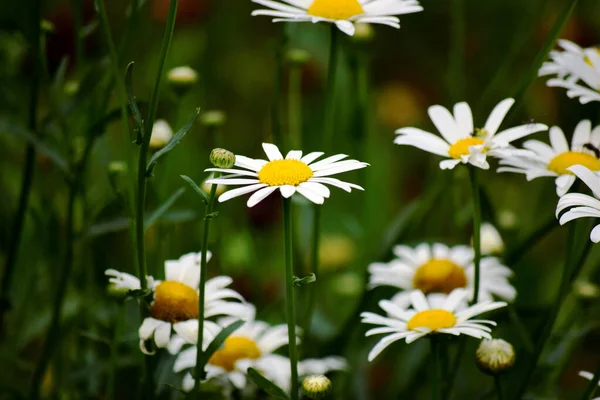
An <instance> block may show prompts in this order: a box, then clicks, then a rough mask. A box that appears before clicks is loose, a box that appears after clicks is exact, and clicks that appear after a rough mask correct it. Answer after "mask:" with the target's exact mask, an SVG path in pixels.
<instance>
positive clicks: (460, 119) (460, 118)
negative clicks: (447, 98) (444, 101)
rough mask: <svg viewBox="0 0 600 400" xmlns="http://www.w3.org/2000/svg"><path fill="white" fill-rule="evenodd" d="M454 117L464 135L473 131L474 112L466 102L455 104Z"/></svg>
mask: <svg viewBox="0 0 600 400" xmlns="http://www.w3.org/2000/svg"><path fill="white" fill-rule="evenodd" d="M454 119H455V120H456V124H457V125H458V127H459V128H460V132H461V134H462V135H463V136H462V137H465V136H468V135H470V134H471V133H473V131H474V128H473V113H472V112H471V107H469V104H467V103H466V102H461V103H457V104H455V105H454Z"/></svg>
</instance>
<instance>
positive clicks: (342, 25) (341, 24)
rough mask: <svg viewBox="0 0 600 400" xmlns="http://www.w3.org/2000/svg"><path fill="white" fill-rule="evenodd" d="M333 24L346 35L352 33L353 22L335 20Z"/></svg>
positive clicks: (351, 34)
mask: <svg viewBox="0 0 600 400" xmlns="http://www.w3.org/2000/svg"><path fill="white" fill-rule="evenodd" d="M335 25H336V26H337V27H338V29H339V30H340V31H342V32H344V33H345V34H346V35H348V36H353V35H354V24H353V23H352V22H350V21H335Z"/></svg>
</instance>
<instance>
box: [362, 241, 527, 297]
mask: <svg viewBox="0 0 600 400" xmlns="http://www.w3.org/2000/svg"><path fill="white" fill-rule="evenodd" d="M393 251H394V254H395V255H396V258H394V259H393V260H392V261H390V262H388V263H373V264H371V265H369V273H370V276H369V287H370V288H374V287H377V286H394V287H397V288H399V289H402V291H401V292H400V293H398V294H396V295H395V296H394V298H393V300H392V301H393V302H395V303H398V304H402V303H408V302H409V298H410V296H411V291H412V290H413V289H418V290H420V291H422V292H423V293H425V294H426V295H429V294H431V293H445V294H449V293H451V292H452V291H453V290H455V289H459V288H465V289H467V291H468V293H469V295H470V296H469V299H470V298H472V297H473V290H474V284H475V266H474V264H473V259H474V257H475V252H474V250H473V248H472V247H469V246H453V247H448V246H446V245H445V244H442V243H434V244H431V245H430V244H428V243H422V244H420V245H418V246H416V247H415V248H412V247H408V246H395V247H394V249H393ZM480 271H481V279H480V282H479V299H480V300H482V301H490V300H492V299H493V298H494V297H498V298H501V299H503V300H508V301H511V300H514V298H515V297H516V295H517V292H516V290H515V288H514V287H513V286H512V285H511V284H510V283H509V282H508V278H509V277H511V276H512V274H513V273H512V271H511V270H510V269H509V268H508V267H506V266H504V265H502V263H501V262H500V260H499V259H498V258H496V257H483V258H482V259H481V263H480Z"/></svg>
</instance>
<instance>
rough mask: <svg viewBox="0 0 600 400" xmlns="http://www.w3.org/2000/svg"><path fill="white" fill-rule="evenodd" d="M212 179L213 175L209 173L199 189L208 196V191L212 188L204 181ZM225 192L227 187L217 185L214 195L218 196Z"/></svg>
mask: <svg viewBox="0 0 600 400" xmlns="http://www.w3.org/2000/svg"><path fill="white" fill-rule="evenodd" d="M214 178H215V175H214V174H212V173H211V174H210V175H209V176H208V178H206V179H205V180H204V182H202V186H201V187H202V190H203V191H204V193H206V194H210V190H211V188H212V185H211V184H210V183H206V181H209V180H211V179H214ZM225 190H227V186H225V185H217V190H216V191H215V195H216V196H220V195H222V194H223V193H225Z"/></svg>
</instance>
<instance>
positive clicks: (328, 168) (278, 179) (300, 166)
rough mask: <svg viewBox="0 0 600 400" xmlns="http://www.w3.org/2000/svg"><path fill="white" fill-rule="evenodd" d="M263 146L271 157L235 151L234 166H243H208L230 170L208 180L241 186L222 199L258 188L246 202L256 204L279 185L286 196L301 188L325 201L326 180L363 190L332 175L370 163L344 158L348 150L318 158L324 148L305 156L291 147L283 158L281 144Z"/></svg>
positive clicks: (313, 198)
mask: <svg viewBox="0 0 600 400" xmlns="http://www.w3.org/2000/svg"><path fill="white" fill-rule="evenodd" d="M263 149H264V151H265V153H266V155H267V158H268V159H269V160H268V161H267V160H259V159H252V158H248V157H244V156H238V155H236V156H235V166H236V167H239V168H240V169H229V168H208V169H207V170H206V171H210V172H222V173H225V174H229V175H225V176H223V177H221V178H218V179H210V180H208V181H207V183H209V184H220V185H240V186H242V187H240V188H237V189H233V190H229V191H228V192H225V193H224V194H222V195H221V196H219V201H220V202H224V201H227V200H229V199H232V198H234V197H238V196H241V195H244V194H247V193H252V192H255V193H254V194H253V195H252V196H250V198H249V199H248V203H247V205H248V207H253V206H255V205H256V204H258V203H259V202H260V201H262V200H263V199H265V198H266V197H267V196H268V195H270V194H271V193H273V192H275V191H276V190H278V189H279V191H280V192H281V195H282V196H283V197H285V198H289V197H291V196H292V195H293V194H294V193H296V192H298V193H299V194H301V195H302V196H304V197H306V198H307V199H308V200H310V201H312V202H313V203H316V204H323V203H324V202H325V199H326V198H329V194H330V192H329V188H328V187H327V186H325V184H327V185H331V186H336V187H338V188H340V189H343V190H345V191H347V192H351V191H352V189H359V190H363V188H361V187H360V186H358V185H355V184H353V183H348V182H343V181H340V180H339V179H336V178H332V177H331V175H336V174H340V173H342V172H347V171H352V170H355V169H360V168H365V167H367V166H368V165H369V164H367V163H364V162H360V161H356V160H344V158H346V157H348V156H347V155H345V154H338V155H335V156H331V157H327V158H324V159H322V160H320V161H316V162H315V160H316V159H317V158H319V157H321V156H322V155H323V153H322V152H314V153H309V154H306V155H305V156H304V157H303V156H302V151H299V150H292V151H290V152H289V153H287V155H286V157H285V158H283V156H282V154H281V152H280V151H279V148H277V146H275V145H274V144H270V143H263ZM342 160H343V161H342ZM240 176H242V178H240Z"/></svg>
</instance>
